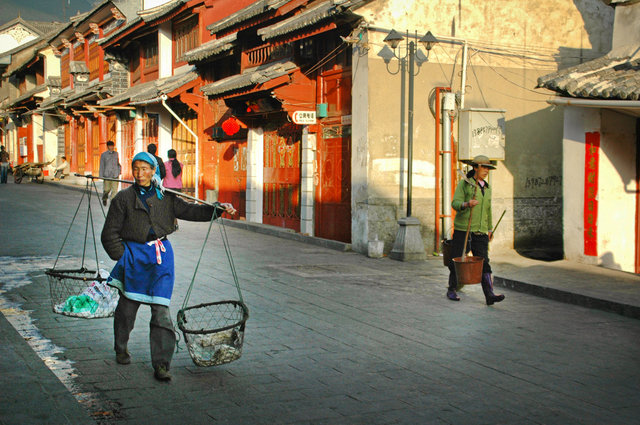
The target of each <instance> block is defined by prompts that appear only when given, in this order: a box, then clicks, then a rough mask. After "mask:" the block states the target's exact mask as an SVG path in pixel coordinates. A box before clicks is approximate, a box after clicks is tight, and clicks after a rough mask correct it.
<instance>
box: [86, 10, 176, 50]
mask: <svg viewBox="0 0 640 425" xmlns="http://www.w3.org/2000/svg"><path fill="white" fill-rule="evenodd" d="M187 1H188V0H172V1H170V2H169V3H165V4H163V5H160V6H157V7H154V8H151V9H147V10H143V11H139V12H138V13H137V16H135V17H133V18H132V19H127V23H126V24H124V25H123V26H122V27H121V28H119V29H118V30H116V31H114V32H112V33H111V34H109V35H108V36H106V37H102V38H101V39H99V40H98V44H104V43H106V42H108V41H109V40H112V39H114V38H116V37H118V36H119V35H120V34H122V33H123V32H125V31H127V30H128V29H130V28H132V27H133V26H135V25H137V24H138V23H140V22H143V21H144V22H146V23H148V22H152V21H154V20H156V19H158V18H161V17H163V16H165V15H167V14H168V13H171V12H173V11H174V10H176V9H177V8H179V7H181V6H182V5H183V4H184V3H186V2H187Z"/></svg>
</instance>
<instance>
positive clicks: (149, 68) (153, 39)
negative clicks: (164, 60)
mask: <svg viewBox="0 0 640 425" xmlns="http://www.w3.org/2000/svg"><path fill="white" fill-rule="evenodd" d="M140 50H141V52H140V54H141V55H142V61H141V67H142V80H143V82H146V81H151V80H155V79H157V78H158V70H159V67H158V36H157V34H153V35H152V36H149V37H147V38H145V39H144V40H143V41H142V43H141V48H140Z"/></svg>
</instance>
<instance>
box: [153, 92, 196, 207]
mask: <svg viewBox="0 0 640 425" xmlns="http://www.w3.org/2000/svg"><path fill="white" fill-rule="evenodd" d="M160 100H161V101H162V106H164V108H165V109H166V110H167V111H169V113H170V114H171V115H173V118H175V119H176V120H177V121H178V122H179V123H180V124H181V125H182V126H183V127H184V128H186V129H187V131H188V132H189V133H191V135H192V136H193V137H194V138H195V139H196V196H195V197H196V198H199V196H198V188H199V185H200V141H199V139H198V135H197V134H196V133H194V132H193V130H191V129H190V128H189V126H188V125H187V124H185V122H184V121H182V119H181V118H180V117H179V116H178V115H177V114H176V113H175V112H173V109H171V108H170V107H169V105H167V102H166V100H167V95H166V94H163V95H162V96H160Z"/></svg>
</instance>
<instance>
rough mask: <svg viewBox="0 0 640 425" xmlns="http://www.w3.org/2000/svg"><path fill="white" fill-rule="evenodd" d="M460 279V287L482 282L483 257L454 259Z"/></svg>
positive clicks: (457, 275)
mask: <svg viewBox="0 0 640 425" xmlns="http://www.w3.org/2000/svg"><path fill="white" fill-rule="evenodd" d="M453 264H454V266H455V268H456V277H457V278H458V287H462V286H464V285H473V284H475V283H480V282H482V265H483V264H484V258H482V257H471V256H469V257H456V258H454V259H453Z"/></svg>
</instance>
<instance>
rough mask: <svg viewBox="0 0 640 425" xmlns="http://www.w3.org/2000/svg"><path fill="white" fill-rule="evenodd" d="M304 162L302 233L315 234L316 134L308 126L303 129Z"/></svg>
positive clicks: (301, 200) (301, 187)
mask: <svg viewBox="0 0 640 425" xmlns="http://www.w3.org/2000/svg"><path fill="white" fill-rule="evenodd" d="M301 143H302V164H301V167H300V168H301V170H300V174H301V175H300V192H301V194H300V195H301V196H300V197H301V199H300V233H302V234H305V235H309V236H313V235H314V231H315V228H314V214H313V207H314V200H315V185H314V184H313V183H314V172H315V169H314V168H315V163H316V161H315V159H316V157H315V155H316V135H315V134H309V131H308V127H307V126H305V127H304V129H303V131H302V141H301Z"/></svg>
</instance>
